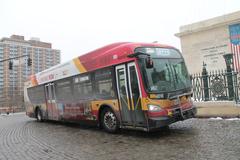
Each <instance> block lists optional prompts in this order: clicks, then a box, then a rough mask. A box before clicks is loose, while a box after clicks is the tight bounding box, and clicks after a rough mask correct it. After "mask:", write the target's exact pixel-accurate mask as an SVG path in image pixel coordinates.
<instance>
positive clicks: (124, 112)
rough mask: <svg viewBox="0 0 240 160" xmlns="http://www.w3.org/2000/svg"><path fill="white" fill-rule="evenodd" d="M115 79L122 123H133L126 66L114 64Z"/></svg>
mask: <svg viewBox="0 0 240 160" xmlns="http://www.w3.org/2000/svg"><path fill="white" fill-rule="evenodd" d="M115 70H116V80H117V90H118V99H119V105H120V106H119V109H120V112H121V122H122V125H133V116H132V113H131V111H132V108H131V105H130V102H129V94H128V85H127V74H126V66H125V65H119V66H116V68H115Z"/></svg>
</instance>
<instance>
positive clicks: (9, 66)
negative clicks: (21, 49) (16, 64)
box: [8, 61, 13, 70]
mask: <svg viewBox="0 0 240 160" xmlns="http://www.w3.org/2000/svg"><path fill="white" fill-rule="evenodd" d="M8 69H9V70H12V69H13V62H12V61H9V63H8Z"/></svg>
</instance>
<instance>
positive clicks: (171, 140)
mask: <svg viewBox="0 0 240 160" xmlns="http://www.w3.org/2000/svg"><path fill="white" fill-rule="evenodd" d="M0 159H1V160H8V159H9V160H15V159H16V160H28V159H29V160H32V159H36V160H39V159H43V160H45V159H66V160H72V159H73V160H76V159H82V160H85V159H87V160H90V159H91V160H92V159H98V160H105V159H114V160H127V159H129V160H130V159H131V160H132V159H137V160H142V159H144V160H155V159H191V160H193V159H203V160H205V159H226V160H240V120H236V121H229V120H210V119H191V120H187V121H184V122H179V123H176V124H174V125H171V126H170V129H169V130H164V131H161V132H160V131H159V132H155V133H144V132H139V131H126V130H124V131H121V132H120V133H119V134H108V133H105V132H104V131H102V130H99V129H97V128H94V127H88V128H87V127H82V126H79V125H72V124H71V125H70V124H61V123H52V122H44V123H38V122H37V121H35V120H34V119H30V118H28V117H26V116H25V115H24V114H22V115H14V116H0Z"/></svg>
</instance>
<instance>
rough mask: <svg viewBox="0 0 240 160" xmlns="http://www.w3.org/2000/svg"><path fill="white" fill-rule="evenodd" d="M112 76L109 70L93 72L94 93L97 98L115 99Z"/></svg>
mask: <svg viewBox="0 0 240 160" xmlns="http://www.w3.org/2000/svg"><path fill="white" fill-rule="evenodd" d="M112 74H113V72H112V70H111V68H107V69H102V70H98V71H96V72H95V93H96V97H97V98H99V99H102V98H106V99H111V98H114V97H115V95H116V94H115V91H114V87H113V75H112Z"/></svg>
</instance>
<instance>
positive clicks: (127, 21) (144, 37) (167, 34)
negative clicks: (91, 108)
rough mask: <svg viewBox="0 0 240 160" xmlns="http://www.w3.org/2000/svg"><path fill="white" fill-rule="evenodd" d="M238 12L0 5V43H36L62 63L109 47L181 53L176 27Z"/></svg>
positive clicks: (222, 2)
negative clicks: (143, 45)
mask: <svg viewBox="0 0 240 160" xmlns="http://www.w3.org/2000/svg"><path fill="white" fill-rule="evenodd" d="M239 10H240V0H166V1H164V0H118V1H117V0H38V1H37V0H0V20H1V23H0V38H2V37H9V36H10V35H12V34H18V35H23V36H25V39H27V40H28V39H30V38H31V37H39V38H40V40H41V41H45V42H51V43H52V45H53V48H54V49H60V50H61V52H62V62H65V61H67V60H70V59H72V58H74V57H76V56H79V55H82V54H84V53H86V52H89V51H91V50H94V49H96V48H99V47H102V46H104V45H106V44H109V43H113V42H120V41H124V42H126V41H127V42H153V41H158V42H159V43H163V44H169V45H173V46H175V47H177V48H179V49H181V48H180V47H181V45H180V40H179V39H178V38H177V37H175V36H174V34H175V33H177V32H179V27H180V26H182V25H186V24H190V23H194V22H197V21H200V20H205V19H208V18H213V17H216V16H220V15H224V14H228V13H231V12H234V11H239Z"/></svg>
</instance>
